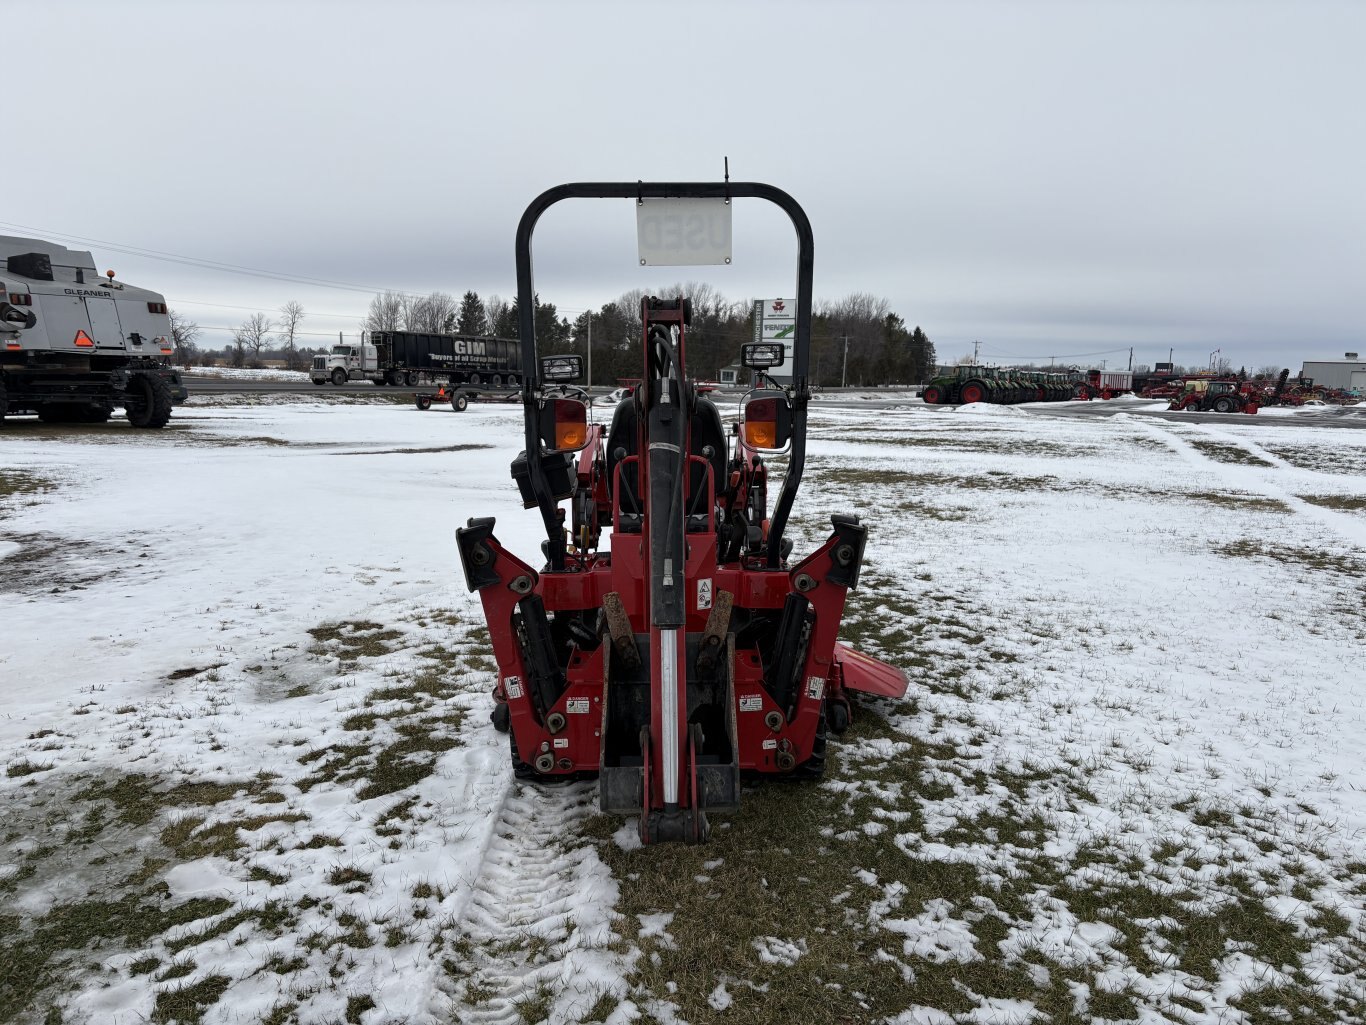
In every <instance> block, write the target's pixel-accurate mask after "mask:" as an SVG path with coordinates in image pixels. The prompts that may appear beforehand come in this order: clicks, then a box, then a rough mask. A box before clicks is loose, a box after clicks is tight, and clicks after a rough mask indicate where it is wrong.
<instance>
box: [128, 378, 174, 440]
mask: <svg viewBox="0 0 1366 1025" xmlns="http://www.w3.org/2000/svg"><path fill="white" fill-rule="evenodd" d="M173 405H174V399H173V397H172V395H171V382H170V381H168V380H166V378H164V377H154V376H152V375H151V374H138V375H136V376H135V377H134V378H133V379H132V380H130V381H129V382H128V391H127V398H126V399H125V409H126V411H127V414H128V422H129V423H130V424H132V425H133V426H134V427H141V428H145V429H147V430H155V429H157V428H160V427H165V426H166V424H167V423H168V422H169V421H170V419H171V407H172V406H173Z"/></svg>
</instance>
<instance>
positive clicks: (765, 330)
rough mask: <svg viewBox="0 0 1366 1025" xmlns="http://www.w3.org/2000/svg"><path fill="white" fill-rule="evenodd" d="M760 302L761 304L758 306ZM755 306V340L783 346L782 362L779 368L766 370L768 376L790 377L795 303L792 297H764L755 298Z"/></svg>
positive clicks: (795, 314) (793, 347)
mask: <svg viewBox="0 0 1366 1025" xmlns="http://www.w3.org/2000/svg"><path fill="white" fill-rule="evenodd" d="M760 302H762V306H760ZM755 307H756V310H757V312H758V313H759V316H758V317H757V318H756V320H757V323H758V324H759V325H760V326H759V329H758V332H757V336H758V337H757V339H756V340H757V341H761V342H772V343H774V344H776V345H781V346H782V347H783V364H782V367H781V368H777V369H775V370H773V371H766V373H768V376H769V377H772V378H774V379H775V380H788V381H790V380H791V379H792V367H793V361H794V359H795V349H796V335H797V303H796V300H794V299H764V300H762V301H761V300H755Z"/></svg>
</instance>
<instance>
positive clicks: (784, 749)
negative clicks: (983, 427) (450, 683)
mask: <svg viewBox="0 0 1366 1025" xmlns="http://www.w3.org/2000/svg"><path fill="white" fill-rule="evenodd" d="M578 198H615V199H622V200H627V201H629V202H631V203H632V204H640V205H642V206H646V207H647V210H648V204H650V203H651V202H652V201H654V200H665V201H674V200H684V201H686V202H688V203H690V204H698V203H699V201H705V202H701V204H700V207H699V206H697V205H694V206H693V209H700V210H701V211H703V212H701V213H699V214H698V216H711V217H716V218H721V217H724V218H728V217H729V209H730V204H731V202H732V201H733V200H741V199H747V198H759V199H764V200H767V201H769V202H771V203H773V204H775V205H777V206H778V207H779V208H780V209H782V210H783V211H784V212H786V213H787V215H788V216H789V218H790V219H791V220H792V223H793V226H794V227H795V228H796V230H797V241H798V275H797V317H796V321H795V334H794V341H793V344H792V349H791V353H792V360H793V362H792V366H791V371H790V374H791V376H790V378H788V380H789V381H790V384H789V385H787V386H786V387H784V388H773V387H767V388H760V389H756V390H753V391H751V392H749V393H748V394H747V395H746V396H745V398H744V399H743V400H742V402H741V409H740V416H739V420H738V422H737V423H736V424H735V428H734V433H733V434H732V432H731V431H728V430H727V427H726V424H725V422H724V421H723V419H722V416H721V412H720V410H719V409H718V408H717V406H716V405H715V403H714V402H713V401H712V399H711V398H710V397H709V396H707V395H705V394H700V393H699V390H698V388H697V382H696V381H695V380H694V379H693V378H692V377H690V376H689V374H688V371H687V365H686V353H687V335H688V329H689V326H690V324H691V319H692V318H691V306H690V304H689V302H688V300H687V299H686V298H684V297H682V296H670V297H663V298H660V297H653V296H652V297H647V298H645V299H643V300H642V301H641V311H640V312H641V319H642V335H641V345H640V353H639V359H640V366H641V380H640V384H639V386H638V387H637V388H636V389H635V390H634V391H633V393H632V394H631V395H630V396H629V397H627V398H626V399H624V400H623V401H621V402H620V403H618V404H617V405H616V406H615V408H614V409H613V410H612V414H611V422H610V425H603V424H597V423H589V422H588V403H587V400H588V395H587V393H586V392H585V391H583V390H582V389H581V388H578V387H576V386H575V385H574V384H573V383H572V382H574V381H576V380H577V379H578V376H579V374H580V373H581V371H582V359H581V357H579V356H573V355H568V356H553V355H552V356H545V357H543V358H539V359H538V353H537V348H536V345H537V341H536V332H535V323H534V309H535V304H534V300H535V286H534V282H533V280H532V270H531V239H532V234H533V232H534V229H535V226H536V223H537V221H538V220H539V219H540V217H541V215H542V214H543V213H544V212H545V211H546V210H547V209H549V208H550V207H551V206H552V205H554V204H555V203H558V202H560V201H562V200H566V199H578ZM661 205H663V204H661ZM722 211H724V212H722ZM728 224H729V222H728V220H727V221H726V225H727V228H726V231H725V233H724V234H725V235H726V236H727V237H728V235H729V230H728ZM641 237H642V240H643V239H645V238H647V237H648V236H647V235H646V234H645V232H644V230H642V232H641ZM644 244H645V243H644V242H643V241H642V245H644ZM813 248H814V246H813V242H812V233H811V226H810V223H809V221H808V220H807V218H806V214H805V212H804V211H803V210H802V208H801V207H800V206H799V205H798V204H797V202H796V201H795V200H794V199H793V198H792V197H791V196H789V195H788V194H787V193H785V192H782V191H781V190H779V189H776V188H774V187H773V186H771V185H764V184H760V183H744V182H715V183H681V184H680V183H674V184H660V183H651V182H623V183H619V184H616V183H609V184H601V183H581V184H569V185H561V186H558V187H556V188H553V189H550V190H549V191H547V192H545V193H543V194H542V195H541V196H539V197H537V199H535V200H534V201H533V202H532V204H531V205H530V206H529V207H528V208H527V210H526V212H525V213H524V214H523V216H522V220H521V222H520V224H519V226H518V230H517V240H516V260H517V290H518V303H519V307H518V308H519V311H520V317H521V323H520V334H521V343H522V351H523V357H522V366H523V367H524V368H525V369H526V376H525V378H524V379H523V384H522V393H521V398H522V405H523V414H524V418H523V419H524V439H525V449H524V450H523V451H522V452H521V453H520V454H519V455H518V456H517V457H516V458H515V459H514V460H513V463H512V467H511V472H512V478H513V480H514V481H515V482H516V486H517V488H518V491H519V493H520V495H521V498H522V503H523V506H524V507H525V508H527V509H534V510H536V511H537V513H538V514H539V516H540V519H541V525H542V527H543V528H544V531H545V540H544V541H543V542H542V544H541V552H542V557H543V561H539V560H538V562H539V568H537V567H536V566H533V564H532V563H530V562H527V561H523V559H522V558H521V557H519V556H518V555H515V554H513V552H512V551H510V550H509V549H508V548H506V547H505V546H504V545H503V544H502V543H501V542H500V541H499V539H498V536H497V534H496V532H495V528H496V524H495V521H494V519H493V518H492V517H484V518H475V519H471V520H470V521H469V522H468V524H467V525H466V526H465V527H463V528H461V529H459V530H458V531H457V532H456V538H457V541H456V543H457V546H458V549H459V552H460V557H461V561H462V564H463V566H464V572H465V580H466V583H467V585H468V586H469V588H470V589H471V590H472V591H474V592H476V593H477V594H478V595H479V597H480V600H481V603H482V606H483V610H484V615H485V618H486V620H487V622H488V629H489V636H490V639H491V641H492V646H493V652H494V657H495V660H496V662H497V666H498V674H497V681H496V685H495V688H494V695H493V696H494V702H495V704H494V707H493V710H492V712H491V718H492V720H493V724H494V726H495V727H496V728H497V729H499V730H502V731H505V732H507V733H508V736H509V753H510V759H511V762H512V769H513V772H514V773H515V774H516V775H517V776H518V777H519V778H521V779H524V780H528V781H531V782H556V781H563V780H566V779H572V778H575V777H591V778H596V779H597V780H598V800H599V805H600V807H601V810H602V811H603V812H604V813H606V814H611V815H626V816H638V819H639V831H640V838H641V840H642V842H644V843H655V842H659V841H682V842H694V843H696V842H701V841H703V840H705V839H706V837H707V835H708V829H709V823H708V814H709V813H713V812H722V811H735V810H737V809H738V807H739V804H740V787H741V780H742V777H766V778H769V779H808V780H809V779H815V778H818V777H819V776H820V775H821V773H822V770H823V768H824V764H825V758H826V741H827V737H828V734H829V733H832V732H833V733H839V732H840V731H842V730H843V729H844V728H845V727H846V726H847V725H848V723H849V720H850V715H851V704H850V693H851V692H852V691H865V692H870V693H874V694H879V695H885V696H889V697H900V696H901V695H903V694H904V693H905V690H906V686H907V678H906V675H905V674H904V673H903V672H902V671H901V670H900V669H898V668H896V667H893V666H890V665H887V664H885V663H882V662H879V661H877V660H876V659H873V658H870V657H869V656H867V655H864V654H861V653H859V652H857V651H854V650H852V649H850V648H849V647H847V646H845V645H843V644H841V643H840V642H839V641H838V639H837V638H838V635H839V629H840V622H841V618H842V616H843V613H844V605H845V598H846V595H847V594H848V592H849V591H850V590H851V589H853V588H855V587H857V586H858V582H859V569H860V566H861V564H862V559H863V551H864V546H865V544H866V543H867V540H868V527H867V525H866V524H864V523H862V522H860V520H859V518H858V517H857V516H854V515H840V514H835V515H831V516H830V517H829V523H830V530H829V535H828V537H827V538H826V540H824V541H823V542H822V543H821V544H819V545H818V546H817V547H816V548H815V550H814V551H812V552H809V553H807V554H805V555H803V556H801V557H800V558H798V557H794V556H793V555H792V547H793V545H792V540H791V539H790V538H789V537H788V536H787V525H788V518H789V516H790V514H791V512H792V508H793V503H794V501H795V499H796V496H797V490H798V487H799V486H800V483H801V480H802V477H803V473H804V470H805V458H806V433H807V407H808V404H809V402H810V399H811V390H810V382H809V377H808V373H809V359H810V347H811V296H812V266H813ZM713 262H719V261H713ZM727 262H728V261H727ZM742 352H743V360H742V362H743V363H744V365H745V366H747V367H748V368H749V369H752V370H755V371H758V372H760V373H762V372H764V371H767V370H771V369H772V368H774V367H776V366H780V365H781V364H782V363H783V362H784V360H785V359H786V358H787V356H786V354H785V352H784V347H783V345H782V344H781V343H778V344H774V343H762V342H760V343H751V344H748V345H745V346H744V347H743V349H742ZM774 454H779V455H785V456H786V472H785V474H784V475H783V477H782V485H781V488H780V489H779V490H778V491H777V494H776V499H775V500H774V501H773V503H772V505H771V507H770V502H769V496H770V480H769V476H768V470H769V463H768V461H767V460H768V457H769V456H770V455H774ZM562 503H567V508H566V507H565V506H564V505H562ZM606 527H610V528H611V531H610V534H609V533H608V532H607V531H606V530H604V528H606ZM517 533H518V534H520V533H521V530H520V529H519V530H518V531H517Z"/></svg>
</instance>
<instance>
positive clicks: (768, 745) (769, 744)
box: [764, 739, 778, 751]
mask: <svg viewBox="0 0 1366 1025" xmlns="http://www.w3.org/2000/svg"><path fill="white" fill-rule="evenodd" d="M764 750H765V751H776V750H778V742H777V741H776V740H773V739H769V740H765V741H764Z"/></svg>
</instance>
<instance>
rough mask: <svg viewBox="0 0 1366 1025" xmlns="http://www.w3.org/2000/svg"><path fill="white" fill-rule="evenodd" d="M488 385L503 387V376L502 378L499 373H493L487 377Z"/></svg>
mask: <svg viewBox="0 0 1366 1025" xmlns="http://www.w3.org/2000/svg"><path fill="white" fill-rule="evenodd" d="M489 387H490V388H501V387H503V378H502V377H501V376H500V375H498V374H494V375H493V376H492V377H490V378H489Z"/></svg>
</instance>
